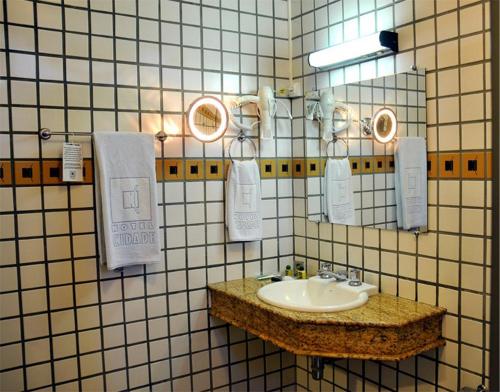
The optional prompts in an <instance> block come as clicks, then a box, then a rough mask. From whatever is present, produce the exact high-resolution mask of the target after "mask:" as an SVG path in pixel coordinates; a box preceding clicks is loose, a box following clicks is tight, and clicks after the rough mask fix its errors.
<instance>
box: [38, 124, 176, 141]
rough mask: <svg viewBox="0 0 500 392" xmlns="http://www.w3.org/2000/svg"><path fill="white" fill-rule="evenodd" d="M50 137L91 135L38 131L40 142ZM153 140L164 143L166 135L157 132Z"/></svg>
mask: <svg viewBox="0 0 500 392" xmlns="http://www.w3.org/2000/svg"><path fill="white" fill-rule="evenodd" d="M52 135H61V136H64V135H68V136H90V137H92V135H93V134H92V133H89V132H52V131H51V130H50V129H49V128H42V129H40V130H39V131H38V136H39V137H40V139H42V140H49V139H50V138H51V137H52ZM155 138H156V139H158V140H159V141H160V142H162V143H163V142H164V141H165V140H167V134H166V133H165V132H164V131H159V132H157V133H156V134H155Z"/></svg>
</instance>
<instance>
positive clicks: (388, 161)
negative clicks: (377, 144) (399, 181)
mask: <svg viewBox="0 0 500 392" xmlns="http://www.w3.org/2000/svg"><path fill="white" fill-rule="evenodd" d="M395 169H396V163H395V162H394V155H388V156H386V157H385V171H386V173H394V171H395Z"/></svg>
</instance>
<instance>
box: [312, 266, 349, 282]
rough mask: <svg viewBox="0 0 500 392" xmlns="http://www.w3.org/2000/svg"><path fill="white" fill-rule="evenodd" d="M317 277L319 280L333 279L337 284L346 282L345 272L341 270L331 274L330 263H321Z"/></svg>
mask: <svg viewBox="0 0 500 392" xmlns="http://www.w3.org/2000/svg"><path fill="white" fill-rule="evenodd" d="M318 276H319V277H320V278H321V279H332V278H335V280H336V281H337V282H345V281H346V280H347V271H345V270H341V271H337V272H333V271H332V265H331V264H330V263H321V264H320V266H319V271H318Z"/></svg>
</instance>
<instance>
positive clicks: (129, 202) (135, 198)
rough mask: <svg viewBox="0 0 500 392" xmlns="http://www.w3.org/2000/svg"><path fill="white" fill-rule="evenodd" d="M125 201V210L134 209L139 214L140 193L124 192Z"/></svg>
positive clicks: (135, 191)
mask: <svg viewBox="0 0 500 392" xmlns="http://www.w3.org/2000/svg"><path fill="white" fill-rule="evenodd" d="M122 199H123V209H124V210H126V209H129V208H132V209H134V210H135V211H136V213H139V191H138V190H137V189H134V190H133V191H122Z"/></svg>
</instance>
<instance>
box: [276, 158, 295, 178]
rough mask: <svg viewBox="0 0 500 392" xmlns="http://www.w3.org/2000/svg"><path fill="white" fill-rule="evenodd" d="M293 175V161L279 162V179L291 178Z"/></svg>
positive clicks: (281, 160) (280, 160)
mask: <svg viewBox="0 0 500 392" xmlns="http://www.w3.org/2000/svg"><path fill="white" fill-rule="evenodd" d="M292 173H293V168H292V160H291V159H279V160H278V177H291V176H292Z"/></svg>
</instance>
